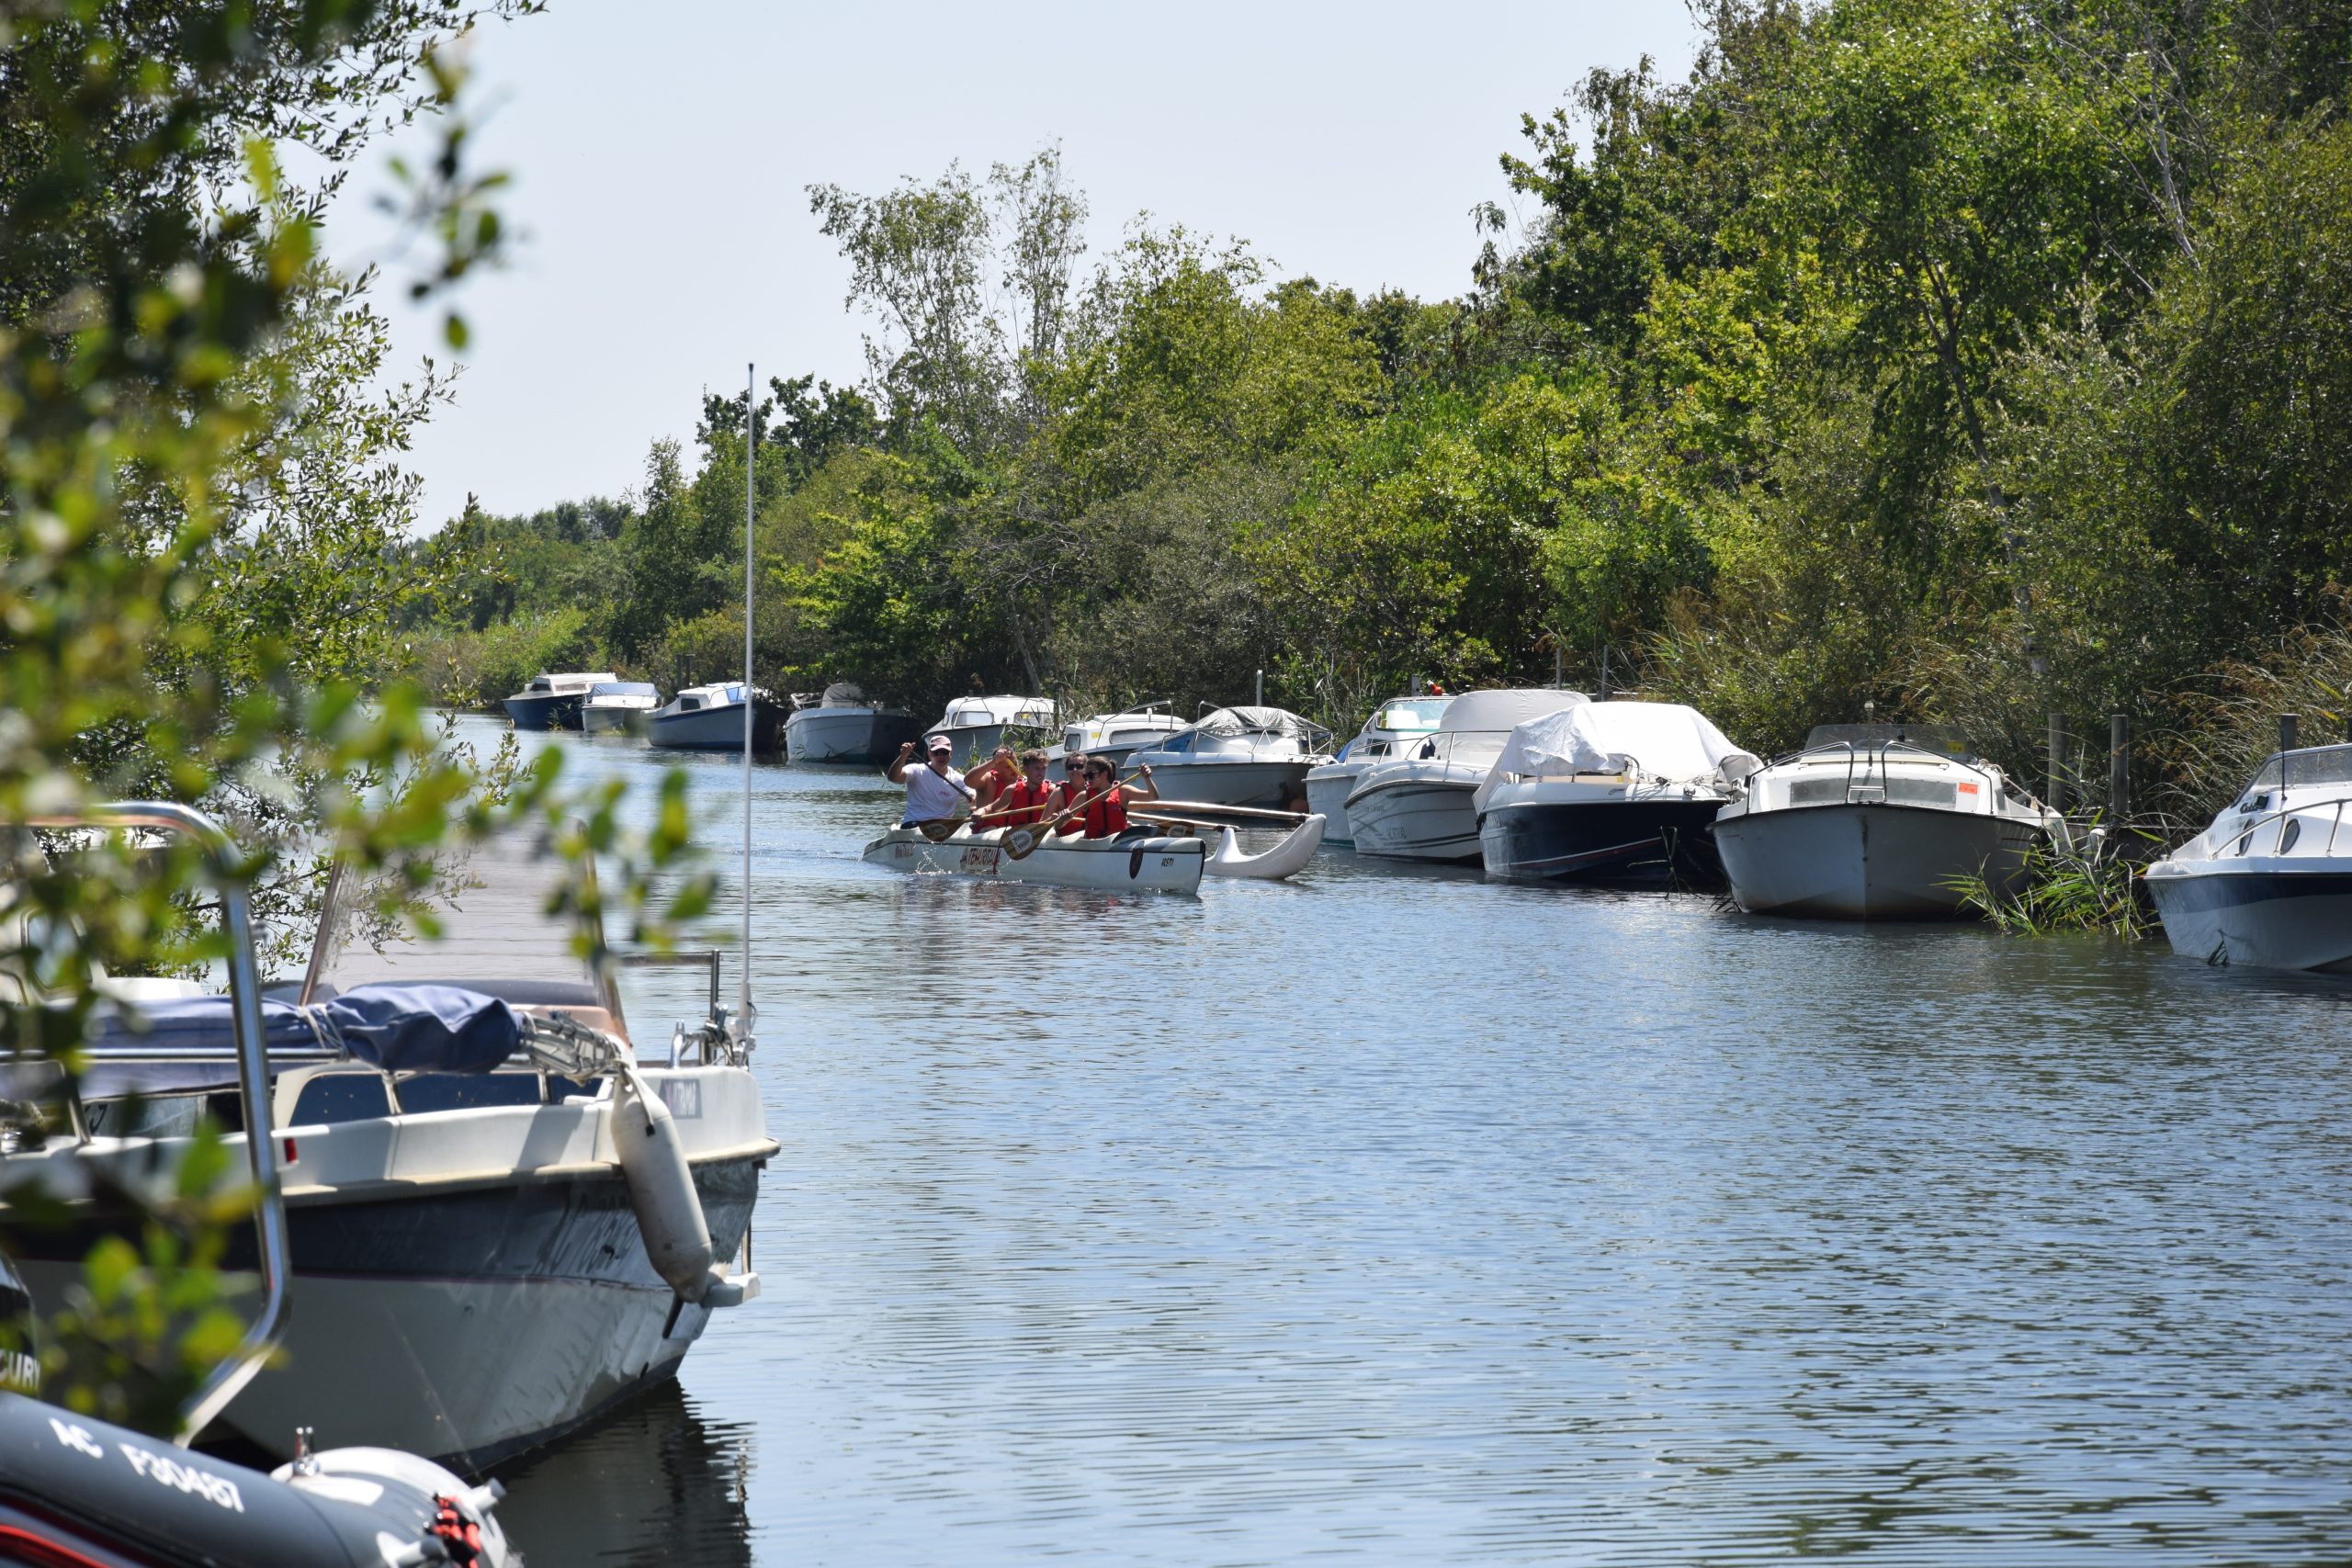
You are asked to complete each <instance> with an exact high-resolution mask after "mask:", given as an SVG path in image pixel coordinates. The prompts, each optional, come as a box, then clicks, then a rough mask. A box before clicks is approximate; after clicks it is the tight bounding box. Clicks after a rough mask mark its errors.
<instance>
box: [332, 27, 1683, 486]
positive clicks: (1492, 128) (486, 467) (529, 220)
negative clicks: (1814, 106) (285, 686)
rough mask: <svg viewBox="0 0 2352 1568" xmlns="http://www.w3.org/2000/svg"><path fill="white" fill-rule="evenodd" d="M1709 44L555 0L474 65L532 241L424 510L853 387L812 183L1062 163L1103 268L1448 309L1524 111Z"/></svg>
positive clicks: (1666, 30)
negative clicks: (1257, 266) (1211, 276)
mask: <svg viewBox="0 0 2352 1568" xmlns="http://www.w3.org/2000/svg"><path fill="white" fill-rule="evenodd" d="M1694 39H1695V34H1694V31H1693V28H1692V26H1691V18H1690V16H1689V14H1688V12H1687V11H1686V10H1685V8H1684V6H1683V3H1682V0H1615V3H1600V0H1553V3H1551V4H1541V3H1534V4H1493V5H1481V4H1455V5H1429V6H1398V5H1395V4H1392V3H1385V0H1365V3H1362V4H1357V5H1353V6H1339V5H1331V6H1306V5H1283V4H1265V5H1256V6H1245V5H1232V4H1223V3H1219V4H1203V3H1201V0H1194V3H1193V4H1190V5H1185V6H1108V5H1099V4H1098V5H1091V6H1087V5H1074V4H1073V5H1055V4H1041V3H1034V0H1020V3H1017V4H999V5H970V4H964V5H944V4H933V3H930V0H922V3H901V4H898V5H893V6H850V5H839V4H834V5H823V6H810V5H803V4H797V3H796V4H752V3H741V4H739V3H722V0H694V3H691V4H685V5H676V6H643V5H636V4H624V3H622V0H556V3H555V5H554V6H553V8H552V9H551V10H550V11H548V13H547V14H546V15H543V16H538V17H528V18H526V19H524V20H522V21H520V22H516V23H513V24H505V25H499V26H496V27H493V28H490V29H488V30H487V31H486V33H485V34H484V35H483V36H481V38H480V39H478V40H477V41H476V44H475V47H474V50H473V54H472V64H473V69H474V73H475V77H474V84H473V86H474V92H473V94H472V96H473V99H474V102H475V104H476V106H477V110H478V112H481V113H482V114H484V115H485V116H486V117H487V118H486V122H485V123H484V124H483V126H482V127H481V135H480V137H479V141H480V148H479V154H478V155H479V159H480V161H481V164H482V165H484V166H494V167H503V168H506V169H508V170H510V171H511V172H512V173H513V175H514V176H515V185H514V186H513V187H512V189H511V190H510V191H509V192H508V193H507V196H506V197H505V199H504V201H503V209H504V211H505V214H506V216H507V217H508V218H509V220H512V221H513V222H514V223H515V224H516V225H518V226H519V228H520V230H521V231H522V242H521V245H520V247H519V249H518V251H517V254H516V255H515V260H514V262H513V264H512V265H510V267H509V268H508V269H507V270H506V271H505V272H503V274H499V275H494V276H488V277H483V278H481V279H480V280H478V281H471V282H469V283H468V285H467V286H466V288H465V292H464V295H463V300H462V302H463V307H464V309H465V311H466V313H467V316H468V318H469V321H470V322H471V324H472V327H473V329H474V338H473V342H472V344H471V346H470V347H469V350H468V352H467V354H466V355H464V361H465V371H464V374H463V377H462V378H461V379H460V381H459V386H458V398H459V400H458V406H457V407H455V408H452V409H448V410H446V411H444V412H442V413H440V414H439V415H438V416H437V417H436V418H435V421H434V423H433V424H432V425H431V427H430V428H429V429H428V430H427V431H426V432H425V433H424V435H423V437H422V438H421V439H420V441H419V442H418V444H417V446H416V448H415V450H414V451H413V453H412V454H411V461H412V463H413V466H414V467H415V468H416V469H417V470H418V471H419V472H421V473H422V474H423V475H424V478H425V481H426V495H425V508H424V518H423V521H424V523H425V524H426V525H428V526H430V525H437V524H438V523H439V522H440V521H442V520H443V519H445V518H446V517H447V516H450V515H452V514H454V513H456V512H457V511H458V509H459V508H460V507H462V506H463V504H464V502H465V497H466V495H467V492H468V491H472V492H474V493H477V494H479V495H480V496H481V500H482V502H483V504H484V505H485V506H488V507H489V508H491V509H492V511H494V512H518V511H530V510H535V509H537V508H538V507H540V506H545V505H548V504H551V503H553V502H557V501H560V500H564V499H567V498H577V497H582V496H587V495H594V494H617V493H618V492H619V491H622V490H624V489H626V488H628V487H629V486H631V485H633V484H635V483H636V482H637V480H638V477H639V474H640V473H641V471H642V469H643V466H644V458H645V451H646V447H647V446H648V445H649V443H650V442H651V441H652V440H653V439H654V438H655V437H657V436H662V435H672V436H676V437H678V438H680V439H682V440H684V439H687V438H689V437H691V435H692V434H693V430H694V424H695V415H696V414H697V412H699V409H700V406H701V405H700V398H701V393H702V391H703V389H705V388H706V387H708V388H711V389H733V388H735V387H737V386H739V385H740V384H741V379H742V374H743V366H744V364H745V362H746V361H756V362H757V363H758V365H759V367H760V375H761V379H762V382H763V384H764V383H765V380H766V378H767V377H768V376H770V375H771V374H778V375H799V374H804V373H808V372H811V371H813V372H815V373H816V374H818V375H820V376H822V377H824V378H828V379H830V380H832V381H834V382H836V383H840V382H842V381H848V380H854V379H855V378H858V377H859V376H860V375H861V374H862V371H863V357H862V355H861V352H860V349H859V344H858V340H859V334H860V332H861V330H862V322H861V321H860V319H859V318H857V317H855V316H853V315H851V314H848V313H846V312H844V311H843V310H842V293H843V290H844V286H845V283H846V279H847V269H846V267H845V266H844V265H842V262H841V260H840V258H839V256H838V255H837V254H836V253H835V252H834V250H833V248H832V245H831V242H830V241H828V240H826V239H825V238H824V237H823V236H822V235H820V234H819V233H818V232H817V228H816V221H815V220H814V219H813V218H812V217H811V216H810V214H809V200H808V197H807V195H806V194H805V187H807V186H809V185H810V184H811V183H819V182H832V183H838V184H841V185H843V186H848V187H849V188H850V189H852V190H856V191H863V192H876V191H879V190H882V189H885V188H887V187H888V186H890V185H892V184H894V183H895V182H897V181H898V180H899V178H901V177H902V176H908V175H912V176H915V177H918V178H922V179H929V178H931V177H933V176H934V175H938V174H939V173H940V172H942V171H943V170H944V169H945V168H946V166H947V165H948V164H949V163H950V162H952V161H956V160H961V161H962V163H963V164H964V165H965V166H966V167H967V169H971V170H973V171H975V172H977V173H980V174H985V173H986V172H987V169H988V167H989V164H992V163H995V162H999V161H1003V162H1017V161H1019V160H1020V159H1023V158H1024V157H1026V156H1027V155H1028V154H1029V153H1031V152H1035V150H1036V149H1037V148H1038V147H1040V146H1042V145H1045V144H1046V143H1048V142H1051V141H1058V142H1059V143H1060V145H1061V148H1062V153H1063V163H1064V168H1065V170H1066V172H1067V173H1068V175H1069V177H1070V179H1071V181H1072V182H1073V183H1074V184H1076V185H1077V186H1080V188H1081V189H1083V190H1084V191H1085V192H1086V194H1087V196H1088V197H1089V199H1090V200H1091V204H1092V210H1093V220H1092V222H1091V243H1092V247H1093V254H1094V255H1095V256H1103V255H1106V254H1108V253H1109V252H1110V251H1111V250H1113V249H1114V248H1115V246H1116V244H1117V243H1118V240H1119V237H1120V234H1121V232H1122V230H1123V229H1124V227H1125V224H1126V222H1127V221H1128V220H1130V219H1132V218H1133V217H1134V216H1135V215H1136V213H1137V212H1138V211H1143V210H1148V211H1149V212H1150V213H1151V214H1152V216H1153V219H1154V220H1155V221H1159V222H1175V223H1182V224H1183V225H1184V226H1185V227H1187V228H1188V229H1192V230H1193V231H1200V232H1205V233H1209V234H1213V235H1216V236H1219V237H1223V236H1228V235H1231V236H1239V237H1243V238H1246V239H1248V240H1250V242H1251V243H1253V245H1254V246H1255V247H1256V249H1257V250H1258V251H1259V253H1260V254H1262V255H1266V256H1270V257H1272V259H1273V260H1274V261H1276V262H1277V263H1279V264H1280V265H1281V268H1282V271H1283V274H1284V275H1285V276H1298V275H1300V274H1311V275H1312V276H1316V277H1317V278H1320V279H1323V280H1325V281H1327V282H1332V283H1340V284H1345V285H1347V286H1349V287H1351V288H1357V289H1359V290H1366V291H1368V290H1371V289H1375V288H1382V287H1385V286H1390V285H1394V286H1396V287H1397V288H1404V289H1407V290H1409V291H1410V292H1412V293H1415V294H1417V295H1419V296H1421V297H1423V298H1425V299H1442V298H1445V297H1448V296H1450V295H1453V294H1457V293H1459V292H1461V290H1462V289H1463V288H1464V287H1465V286H1466V285H1467V283H1468V279H1469V266H1470V262H1471V259H1472V257H1473V256H1474V255H1475V254H1476V249H1477V243H1478V242H1477V237H1476V234H1475V232H1474V231H1473V228H1472V225H1471V221H1470V219H1469V216H1468V214H1469V210H1470V209H1471V207H1472V205H1473V204H1474V203H1476V202H1478V201H1481V200H1487V199H1503V198H1505V197H1507V196H1508V194H1509V193H1508V190H1507V189H1506V187H1505V186H1504V185H1503V182H1502V179H1501V176H1500V175H1499V174H1498V170H1497V164H1496V160H1497V157H1498V154H1499V153H1501V152H1504V151H1505V150H1507V149H1511V148H1515V147H1517V146H1519V145H1520V139H1519V116H1520V114H1521V111H1533V112H1536V113H1539V114H1540V113H1544V112H1547V111H1548V110H1549V109H1550V108H1552V107H1555V105H1557V104H1558V103H1559V102H1560V101H1561V99H1562V97H1563V96H1564V95H1565V93H1566V90H1567V89H1568V87H1569V86H1570V85H1572V84H1573V83H1575V82H1576V81H1577V80H1578V79H1580V78H1581V77H1582V76H1583V75H1584V73H1586V72H1587V71H1588V70H1589V69H1590V68H1592V67H1594V66H1596V65H1605V66H1611V67H1621V66H1625V65H1630V64H1632V63H1633V62H1635V61H1636V60H1638V59H1639V58H1640V57H1641V56H1642V55H1643V54H1645V53H1646V54H1648V55H1650V56H1651V57H1653V58H1654V59H1655V60H1656V61H1657V64H1658V67H1659V69H1660V70H1661V71H1663V72H1666V73H1670V74H1676V75H1679V74H1680V73H1683V72H1684V71H1685V70H1687V69H1688V66H1689V63H1690V59H1691V51H1692V49H1693V47H1694ZM383 156H384V151H383V150H382V149H378V150H376V151H375V152H371V154H370V156H369V160H368V164H366V165H365V166H364V168H363V171H362V174H361V175H360V177H359V178H358V179H357V180H356V182H355V185H354V186H353V189H352V192H351V194H350V195H347V196H346V197H345V198H344V200H343V203H342V206H341V209H340V210H338V211H337V212H336V213H335V214H334V218H333V220H331V229H330V233H329V243H330V247H331V248H332V249H333V250H334V252H335V254H338V255H339V256H342V257H344V258H345V259H346V260H359V259H365V258H367V257H368V256H370V255H371V254H375V249H374V248H375V247H376V246H378V245H379V244H380V243H381V235H380V233H379V231H378V229H377V226H376V221H375V220H373V219H372V217H371V216H370V214H369V213H368V209H367V208H366V206H365V202H366V199H367V197H368V195H369V194H370V192H371V189H372V188H374V187H375V186H379V185H380V179H379V175H378V174H377V171H378V170H379V168H380V165H381V163H382V159H383ZM395 276H396V275H395ZM398 294H399V290H398V289H396V288H390V287H387V288H380V289H379V302H380V303H381V304H382V305H383V306H384V308H385V309H386V310H388V311H389V312H390V314H391V315H392V317H393V319H394V322H395V328H396V332H397V338H398V343H399V345H400V350H401V361H400V364H401V366H404V367H408V366H413V363H414V361H415V359H416V357H417V356H418V355H423V354H425V353H436V354H442V351H441V349H440V344H439V341H438V333H437V322H438V319H439V318H438V316H437V315H424V314H412V313H410V312H408V311H407V310H404V309H403V308H402V304H401V300H400V299H398ZM442 356H443V357H445V358H446V357H447V355H446V354H442Z"/></svg>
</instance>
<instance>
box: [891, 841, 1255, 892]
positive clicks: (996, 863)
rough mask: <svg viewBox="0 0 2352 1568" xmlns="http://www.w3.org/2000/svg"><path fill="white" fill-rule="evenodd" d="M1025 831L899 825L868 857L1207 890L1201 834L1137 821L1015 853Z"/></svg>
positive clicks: (987, 872) (898, 864) (996, 875)
mask: <svg viewBox="0 0 2352 1568" xmlns="http://www.w3.org/2000/svg"><path fill="white" fill-rule="evenodd" d="M1019 831H1021V829H1006V828H993V829H987V830H985V831H982V832H978V833H975V832H973V831H972V830H971V829H970V828H969V827H968V826H966V827H959V828H957V829H956V831H955V832H953V833H951V834H949V835H948V836H947V837H945V838H944V839H939V840H933V839H930V838H927V837H925V836H924V834H923V832H922V829H919V828H907V827H898V828H892V829H889V830H888V831H887V832H885V833H884V834H883V835H882V836H881V837H880V838H878V839H876V840H874V841H873V842H872V843H870V844H868V845H866V846H865V854H864V856H863V857H862V858H863V859H864V860H865V863H867V864H868V865H880V866H888V867H889V868H890V869H891V870H893V871H908V872H916V873H929V874H934V875H946V876H976V877H980V878H982V879H984V880H986V881H989V882H1041V883H1046V884H1050V885H1051V886H1057V887H1096V888H1101V889H1103V890H1104V891H1106V892H1128V891H1132V890H1136V889H1143V890H1146V891H1150V892H1159V893H1197V892H1198V891H1200V886H1201V873H1202V870H1203V869H1204V865H1205V864H1206V862H1207V858H1208V846H1207V844H1205V843H1204V842H1203V841H1202V840H1199V839H1195V838H1179V837H1173V836H1163V835H1161V834H1160V833H1159V831H1158V830H1157V829H1148V828H1130V829H1127V830H1126V831H1125V832H1124V833H1121V834H1119V835H1117V836H1116V837H1115V838H1109V839H1087V838H1081V837H1080V836H1079V835H1077V834H1075V833H1073V834H1068V835H1061V834H1053V835H1048V836H1047V837H1046V838H1045V839H1043V840H1040V841H1039V842H1038V844H1037V847H1036V848H1035V849H1034V850H1032V851H1030V852H1029V853H1028V854H1027V855H1026V856H1015V855H1014V854H1012V852H1011V851H1010V850H1009V849H1008V848H1007V847H1006V844H1005V838H1006V835H1007V834H1008V833H1014V832H1019Z"/></svg>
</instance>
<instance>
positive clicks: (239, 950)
mask: <svg viewBox="0 0 2352 1568" xmlns="http://www.w3.org/2000/svg"><path fill="white" fill-rule="evenodd" d="M24 825H25V826H27V827H31V828H100V829H142V828H143V829H153V830H154V831H158V832H165V833H178V834H182V835H184V836H185V837H187V838H190V839H194V840H196V841H197V842H198V843H199V844H201V845H202V846H203V847H204V849H205V851H206V852H207V855H208V858H209V865H208V866H207V870H208V872H209V875H210V880H211V882H212V886H213V888H214V890H215V891H217V892H218V893H219V894H220V922H221V926H222V929H223V931H224V932H225V933H226V935H227V936H228V939H229V963H228V967H229V1013H230V1024H231V1032H232V1036H233V1038H234V1039H235V1042H236V1056H237V1092H238V1097H239V1099H240V1100H241V1101H242V1102H243V1109H244V1122H245V1162H246V1165H247V1167H248V1168H250V1169H251V1170H252V1172H253V1179H254V1193H255V1199H254V1203H255V1208H254V1226H255V1228H256V1229H257V1230H258V1232H259V1233H260V1243H261V1245H260V1247H259V1255H260V1264H261V1287H262V1302H261V1310H260V1312H259V1313H257V1314H255V1315H254V1320H253V1322H252V1323H251V1324H250V1325H247V1327H246V1329H245V1334H244V1337H243V1339H242V1340H240V1341H239V1342H238V1345H237V1348H236V1349H235V1351H233V1352H232V1354H231V1355H230V1356H229V1358H228V1359H226V1360H224V1361H222V1362H221V1363H220V1365H219V1366H217V1367H215V1368H214V1369H213V1370H212V1374H211V1376H209V1377H208V1378H206V1379H205V1380H204V1384H203V1386H202V1387H201V1388H199V1389H198V1390H197V1392H196V1394H195V1396H194V1397H193V1398H191V1399H190V1400H189V1401H188V1403H187V1404H186V1405H184V1406H183V1407H182V1408H181V1410H180V1425H179V1430H178V1432H177V1433H176V1434H175V1436H174V1438H173V1439H172V1440H173V1441H174V1442H175V1443H176V1444H177V1445H178V1446H180V1447H181V1448H186V1447H187V1445H188V1443H189V1442H190V1441H191V1440H192V1439H193V1438H195V1437H196V1435H197V1434H198V1432H200V1431H202V1430H203V1429H204V1428H205V1427H208V1426H209V1425H210V1424H211V1422H212V1421H213V1419H214V1418H215V1417H217V1416H219V1415H220V1412H221V1411H223V1410H225V1409H227V1408H228V1407H229V1404H230V1402H231V1401H232V1400H233V1399H235V1398H236V1397H237V1395H238V1394H240V1393H243V1392H244V1387H245V1385H246V1384H247V1383H248V1382H252V1381H253V1378H254V1373H256V1372H258V1371H261V1369H262V1366H263V1364H264V1363H265V1362H266V1361H267V1360H268V1359H269V1356H270V1353H271V1351H273V1350H275V1349H276V1348H277V1342H278V1340H279V1339H280V1338H281V1337H283V1336H284V1335H285V1332H286V1319H287V1315H288V1303H287V1281H288V1274H289V1271H290V1265H289V1261H288V1242H287V1232H286V1198H285V1195H284V1193H282V1192H281V1191H279V1190H278V1170H277V1138H276V1137H274V1136H273V1135H272V1133H271V1128H270V1115H269V1061H268V1058H267V1055H266V1043H265V1041H264V1038H263V1035H262V1022H261V975H260V972H259V971H258V970H257V969H256V968H255V966H254V931H253V912H252V909H251V907H250V906H249V905H248V903H247V901H246V897H245V887H244V883H243V880H242V879H241V878H240V877H239V876H238V875H237V874H236V872H235V870H234V866H235V863H236V860H237V846H236V844H235V842H234V841H233V840H231V839H230V837H229V835H228V834H227V833H226V832H224V831H222V830H221V828H220V824H219V823H217V822H215V821H213V820H212V818H209V817H208V816H206V815H205V814H204V813H203V812H201V811H198V810H197V809H196V808H194V807H187V806H180V805H176V804H175V803H173V802H170V801H119V802H110V803H107V804H106V805H102V806H92V807H85V808H83V809H82V810H79V811H74V812H61V813H58V814H55V815H53V816H36V817H33V818H29V819H28V820H27V821H26V823H25V824H24Z"/></svg>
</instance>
